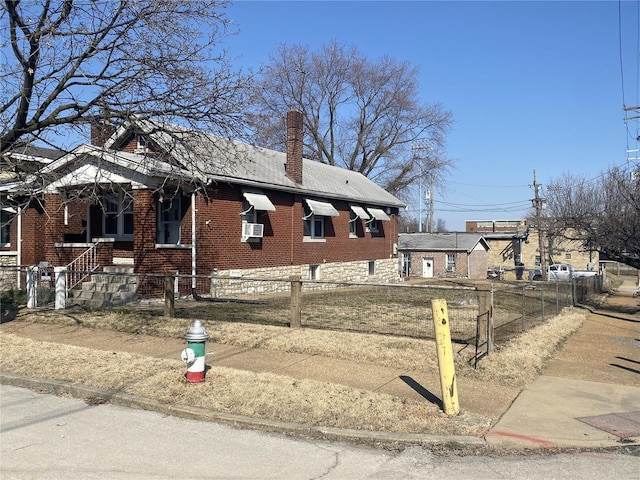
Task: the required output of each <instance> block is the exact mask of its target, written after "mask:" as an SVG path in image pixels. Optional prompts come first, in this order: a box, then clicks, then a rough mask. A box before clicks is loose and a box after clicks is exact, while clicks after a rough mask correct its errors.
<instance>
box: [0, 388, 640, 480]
mask: <svg viewBox="0 0 640 480" xmlns="http://www.w3.org/2000/svg"><path fill="white" fill-rule="evenodd" d="M0 465H1V466H0V477H1V478H2V479H3V480H9V479H72V478H73V479H75V478H83V479H115V480H117V479H124V478H127V479H181V480H186V479H208V478H211V479H241V480H243V479H281V480H282V479H320V478H321V479H327V480H331V479H379V480H382V479H436V478H438V479H439V478H448V479H452V480H455V479H468V478H475V479H507V478H508V479H529V478H536V479H551V478H553V479H594V480H595V479H598V480H600V479H601V478H616V479H638V478H640V452H639V451H638V447H629V448H628V449H624V448H620V449H617V450H615V451H597V452H594V451H592V452H571V453H539V452H536V453H529V454H518V455H513V454H510V455H498V454H496V453H495V452H492V453H491V455H467V456H464V455H458V454H455V455H454V454H450V455H442V454H434V453H433V452H432V451H430V450H428V449H424V448H420V447H409V448H406V449H404V450H402V451H389V450H384V449H375V448H372V447H364V446H358V445H353V444H348V443H336V442H327V441H319V440H305V439H300V438H290V437H287V436H284V435H278V434H269V433H264V432H259V431H253V430H241V429H236V428H232V427H229V426H223V425H219V424H215V423H211V422H204V421H195V420H188V419H183V418H176V417H170V416H163V415H161V414H158V413H155V412H148V411H143V410H135V409H128V408H124V407H119V406H115V405H110V404H99V405H90V404H87V403H85V402H84V401H82V400H78V399H71V398H63V397H57V396H53V395H44V394H39V393H35V392H32V391H31V390H27V389H24V388H18V387H12V386H7V385H2V386H0Z"/></svg>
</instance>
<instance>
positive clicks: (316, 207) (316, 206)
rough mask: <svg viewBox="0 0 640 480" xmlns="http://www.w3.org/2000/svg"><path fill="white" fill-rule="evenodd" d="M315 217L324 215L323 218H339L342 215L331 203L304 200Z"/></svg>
mask: <svg viewBox="0 0 640 480" xmlns="http://www.w3.org/2000/svg"><path fill="white" fill-rule="evenodd" d="M304 200H305V202H307V205H308V206H309V208H310V209H311V211H312V212H313V214H314V215H322V216H323V217H339V216H340V214H339V213H338V210H336V209H335V208H334V207H333V205H331V204H330V203H329V202H321V201H319V200H309V199H308V198H305V199H304Z"/></svg>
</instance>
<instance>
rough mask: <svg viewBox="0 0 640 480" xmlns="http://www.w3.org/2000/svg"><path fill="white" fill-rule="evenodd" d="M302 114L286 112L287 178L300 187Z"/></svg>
mask: <svg viewBox="0 0 640 480" xmlns="http://www.w3.org/2000/svg"><path fill="white" fill-rule="evenodd" d="M302 135H303V123H302V113H300V112H299V111H297V110H291V111H289V112H287V167H286V172H287V176H288V177H289V178H291V180H293V181H294V182H296V183H297V184H299V185H302Z"/></svg>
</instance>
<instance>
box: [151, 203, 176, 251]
mask: <svg viewBox="0 0 640 480" xmlns="http://www.w3.org/2000/svg"><path fill="white" fill-rule="evenodd" d="M181 203H182V202H181V201H180V196H179V195H176V196H175V197H174V198H171V199H166V200H162V201H160V202H159V204H158V232H157V238H156V242H157V243H161V244H176V245H177V244H179V243H180V221H181V220H182V208H181Z"/></svg>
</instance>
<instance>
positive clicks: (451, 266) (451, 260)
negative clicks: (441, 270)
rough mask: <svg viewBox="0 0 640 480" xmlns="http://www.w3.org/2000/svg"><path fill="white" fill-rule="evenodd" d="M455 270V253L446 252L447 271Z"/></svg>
mask: <svg viewBox="0 0 640 480" xmlns="http://www.w3.org/2000/svg"><path fill="white" fill-rule="evenodd" d="M455 271H456V254H455V253H447V272H455Z"/></svg>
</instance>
